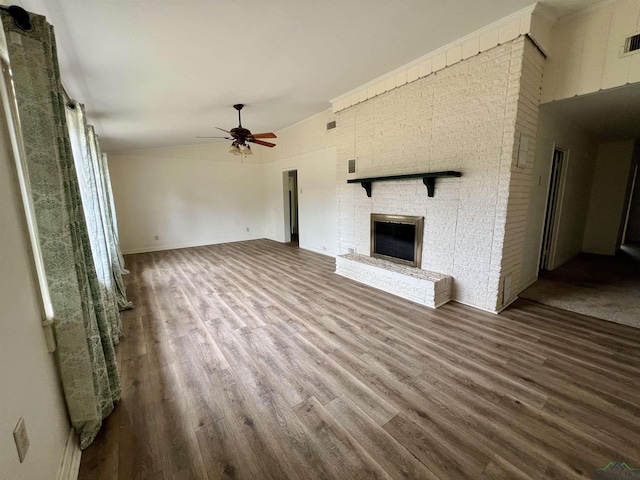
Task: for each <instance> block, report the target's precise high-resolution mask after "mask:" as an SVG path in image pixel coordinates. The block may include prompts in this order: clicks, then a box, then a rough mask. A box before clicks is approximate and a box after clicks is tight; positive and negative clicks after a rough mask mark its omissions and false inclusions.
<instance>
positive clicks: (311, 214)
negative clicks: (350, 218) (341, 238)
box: [262, 110, 337, 255]
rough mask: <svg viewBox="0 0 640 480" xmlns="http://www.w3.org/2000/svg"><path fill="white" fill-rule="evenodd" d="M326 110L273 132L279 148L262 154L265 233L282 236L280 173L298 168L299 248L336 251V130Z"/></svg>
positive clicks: (332, 252) (279, 238) (277, 237)
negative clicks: (332, 127)
mask: <svg viewBox="0 0 640 480" xmlns="http://www.w3.org/2000/svg"><path fill="white" fill-rule="evenodd" d="M333 119H334V117H333V114H332V113H331V111H330V110H326V111H324V112H322V113H320V114H318V115H315V116H313V117H310V118H308V119H306V120H304V121H302V122H300V123H298V124H296V125H293V126H291V127H289V128H287V129H285V130H283V131H281V132H278V139H277V140H276V142H277V143H278V146H277V147H275V148H273V149H270V150H268V151H265V152H263V155H262V158H263V159H264V161H265V162H266V163H265V184H266V185H265V188H266V192H265V193H266V196H265V207H266V212H265V218H266V236H267V238H271V239H273V240H277V241H279V242H282V241H284V238H285V228H284V226H285V205H284V200H283V191H282V190H283V184H282V172H284V171H287V170H297V171H298V223H299V230H300V233H299V241H300V247H301V248H305V249H308V250H313V251H315V252H319V253H324V254H327V255H335V254H336V244H337V225H336V217H337V207H336V153H335V152H336V151H335V141H336V138H335V137H336V133H335V132H336V129H334V130H329V131H327V129H326V124H327V123H328V122H330V121H332V120H333Z"/></svg>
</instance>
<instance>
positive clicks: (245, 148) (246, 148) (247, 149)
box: [240, 143, 253, 155]
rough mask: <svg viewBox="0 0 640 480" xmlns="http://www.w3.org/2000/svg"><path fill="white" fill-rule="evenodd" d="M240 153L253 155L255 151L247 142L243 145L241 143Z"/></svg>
mask: <svg viewBox="0 0 640 480" xmlns="http://www.w3.org/2000/svg"><path fill="white" fill-rule="evenodd" d="M240 153H242V154H244V155H253V152H252V151H251V147H250V146H249V145H247V144H246V143H243V144H242V145H240Z"/></svg>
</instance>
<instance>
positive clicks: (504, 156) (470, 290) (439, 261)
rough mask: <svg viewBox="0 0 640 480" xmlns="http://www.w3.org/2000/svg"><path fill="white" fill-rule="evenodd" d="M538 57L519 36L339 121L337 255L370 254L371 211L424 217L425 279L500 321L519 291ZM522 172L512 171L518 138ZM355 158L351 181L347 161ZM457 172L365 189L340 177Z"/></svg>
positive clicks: (376, 99)
mask: <svg viewBox="0 0 640 480" xmlns="http://www.w3.org/2000/svg"><path fill="white" fill-rule="evenodd" d="M542 65H543V56H542V54H541V53H540V52H539V50H537V48H536V47H535V46H534V44H533V43H532V42H531V40H529V39H528V37H526V36H520V37H518V38H517V39H515V40H513V41H510V42H508V43H505V44H503V45H500V46H497V47H495V48H492V49H491V50H488V51H486V52H483V53H480V54H478V55H476V56H474V57H471V58H468V59H466V60H463V61H460V62H458V63H456V64H454V65H452V66H449V67H446V68H444V69H442V70H439V71H438V72H436V73H432V74H430V75H428V76H426V77H424V78H420V79H418V80H416V81H414V82H412V83H408V84H406V85H403V86H401V87H398V88H395V89H393V90H391V91H388V92H386V93H383V94H381V95H378V96H376V97H373V98H370V99H367V100H365V101H363V102H361V103H358V104H356V105H353V106H351V107H348V108H345V109H344V110H341V111H338V112H337V113H336V120H337V125H338V132H337V133H338V141H337V159H338V160H337V162H338V164H337V171H338V174H337V182H338V187H337V188H338V212H339V216H338V254H339V255H342V254H346V253H349V251H350V249H353V250H355V252H356V253H360V254H365V255H368V254H369V241H370V240H369V237H370V230H369V221H370V214H371V213H385V214H397V215H421V216H424V218H425V222H424V225H425V227H424V246H423V257H422V269H424V270H430V271H434V272H439V273H443V274H446V275H451V276H452V277H453V299H454V300H457V301H459V302H462V303H467V304H470V305H474V306H477V307H479V308H483V309H487V310H491V311H497V310H499V309H500V308H501V307H502V306H503V305H504V304H506V303H508V301H509V300H510V299H511V298H513V297H514V296H515V293H516V292H515V291H513V292H511V295H509V298H507V299H505V300H504V301H503V299H502V291H503V283H504V279H505V277H507V276H508V277H509V279H508V283H509V282H511V283H512V284H513V285H514V286H515V285H518V278H517V276H518V274H519V262H520V261H521V257H522V246H523V239H524V229H525V226H526V209H527V205H528V189H529V183H530V182H529V180H530V176H531V165H532V162H533V153H534V149H535V134H536V127H537V109H538V99H539V95H540V86H541V83H542ZM521 134H524V135H526V136H527V139H528V144H529V148H528V152H527V159H528V160H527V162H526V166H524V167H523V168H522V167H518V166H516V159H517V155H518V146H519V143H518V142H519V138H520V135H521ZM352 158H356V159H357V172H356V173H355V174H348V173H347V161H348V160H349V159H352ZM441 170H459V171H461V172H462V175H463V176H462V177H461V178H442V179H436V186H435V196H434V197H432V198H429V197H427V189H426V188H425V186H424V185H423V183H422V181H420V180H419V179H418V180H404V181H397V182H380V183H374V184H373V188H372V191H373V194H372V197H371V198H367V196H366V193H365V191H364V189H363V188H362V187H361V186H360V185H359V184H347V183H346V181H347V179H348V178H359V177H375V176H384V175H399V174H405V173H421V172H430V171H441Z"/></svg>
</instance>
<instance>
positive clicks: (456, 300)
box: [451, 279, 499, 315]
mask: <svg viewBox="0 0 640 480" xmlns="http://www.w3.org/2000/svg"><path fill="white" fill-rule="evenodd" d="M454 281H455V279H454ZM451 301H452V302H455V303H459V304H460V305H465V306H467V307H472V308H477V309H478V310H482V311H483V312H487V313H493V314H494V315H497V314H498V313H499V312H497V311H496V310H490V309H488V308H484V307H479V306H478V305H474V304H473V303H468V302H463V301H462V300H458V299H456V298H452V299H451Z"/></svg>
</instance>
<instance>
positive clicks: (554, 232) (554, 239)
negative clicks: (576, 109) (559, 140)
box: [538, 142, 570, 276]
mask: <svg viewBox="0 0 640 480" xmlns="http://www.w3.org/2000/svg"><path fill="white" fill-rule="evenodd" d="M556 151H560V152H562V166H561V168H560V173H559V177H558V182H557V186H558V189H557V193H556V196H555V206H554V207H553V209H554V218H553V224H552V225H551V229H550V235H549V236H550V242H549V251H548V253H547V258H546V262H545V265H544V267H546V268H543V265H542V264H541V263H542V249H543V248H544V244H545V239H546V236H545V232H546V227H547V216H548V215H549V193H551V192H550V190H551V182H552V180H553V168H554V166H555V155H556ZM569 159H570V150H569V149H568V148H563V147H560V146H558V144H556V143H555V142H554V144H553V148H552V150H551V162H550V166H549V181H548V182H547V198H546V200H545V204H544V211H545V215H544V221H543V222H542V235H541V238H540V246H539V247H538V276H539V275H540V272H541V271H542V270H552V269H553V268H555V259H556V249H557V246H558V230H559V227H560V224H561V222H562V205H563V202H564V192H565V187H566V180H567V170H568V168H567V167H568V165H569ZM549 267H552V268H549Z"/></svg>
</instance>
